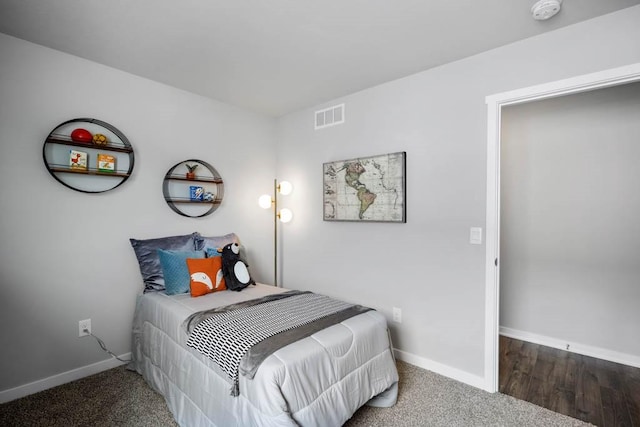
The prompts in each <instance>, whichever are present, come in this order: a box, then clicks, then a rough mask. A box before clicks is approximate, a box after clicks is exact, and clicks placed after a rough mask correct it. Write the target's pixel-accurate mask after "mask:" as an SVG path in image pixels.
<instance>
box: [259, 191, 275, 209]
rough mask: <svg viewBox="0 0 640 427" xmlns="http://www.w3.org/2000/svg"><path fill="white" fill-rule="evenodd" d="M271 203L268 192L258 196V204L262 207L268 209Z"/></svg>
mask: <svg viewBox="0 0 640 427" xmlns="http://www.w3.org/2000/svg"><path fill="white" fill-rule="evenodd" d="M271 203H272V200H271V196H270V195H268V194H263V195H262V196H260V198H258V205H260V207H261V208H262V209H269V208H270V207H271Z"/></svg>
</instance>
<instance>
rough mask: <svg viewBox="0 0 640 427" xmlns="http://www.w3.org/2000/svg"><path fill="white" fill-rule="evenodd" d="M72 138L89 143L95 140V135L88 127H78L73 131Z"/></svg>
mask: <svg viewBox="0 0 640 427" xmlns="http://www.w3.org/2000/svg"><path fill="white" fill-rule="evenodd" d="M71 140H73V141H76V142H86V143H89V142H92V141H93V135H91V132H89V131H88V130H86V129H82V128H78V129H74V130H73V132H71Z"/></svg>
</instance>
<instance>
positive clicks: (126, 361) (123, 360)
mask: <svg viewBox="0 0 640 427" xmlns="http://www.w3.org/2000/svg"><path fill="white" fill-rule="evenodd" d="M85 332H86V333H88V334H89V335H91V336H92V337H93V338H95V339H96V341H98V344H100V347H102V349H103V350H104V351H106V352H107V353H109V354H110V355H111V356H112V357H114V358H116V359H118V360H119V361H121V362H124V363H128V362H131V359H129V360H125V359H121V358H119V357H118V356H116V355H115V354H114V353H112V352H111V351H110V350H109V349H108V348H107V346H106V345H105V343H104V341H102V340H101V339H100V338H98V337H97V336H95V335H93V334H92V333H91V332H89V331H88V330H86V329H85Z"/></svg>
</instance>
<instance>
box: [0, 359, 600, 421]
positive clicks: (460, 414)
mask: <svg viewBox="0 0 640 427" xmlns="http://www.w3.org/2000/svg"><path fill="white" fill-rule="evenodd" d="M398 371H399V373H400V388H399V395H398V403H397V404H396V405H395V406H394V407H392V408H371V407H366V406H365V407H363V408H361V409H360V410H359V411H358V412H356V413H355V415H354V416H353V418H352V419H351V420H349V421H348V422H347V423H346V424H345V426H349V427H359V426H397V427H402V426H442V427H445V426H446V427H455V426H465V427H467V426H541V427H542V426H544V427H549V426H551V427H554V426H558V427H561V426H562V427H564V426H586V425H588V424H585V423H583V422H581V421H578V420H575V419H573V418H569V417H566V416H564V415H560V414H556V413H555V412H551V411H549V410H547V409H544V408H541V407H539V406H535V405H532V404H530V403H527V402H523V401H520V400H516V399H514V398H512V397H509V396H506V395H502V394H499V393H495V394H491V393H486V392H484V391H481V390H478V389H476V388H474V387H471V386H468V385H465V384H462V383H459V382H457V381H453V380H451V379H448V378H446V377H443V376H440V375H437V374H434V373H432V372H429V371H426V370H424V369H420V368H417V367H415V366H412V365H409V364H407V363H403V362H398ZM176 425H177V424H176V423H175V421H174V420H173V417H172V415H171V413H170V412H169V410H168V409H167V406H166V405H165V403H164V400H163V398H162V396H160V395H159V394H157V393H156V392H155V391H153V390H152V389H151V388H149V386H147V384H146V383H145V381H144V380H143V379H142V377H141V376H140V375H138V374H136V373H134V372H130V371H127V370H126V369H125V368H124V367H119V368H114V369H111V370H108V371H105V372H102V373H99V374H96V375H93V376H91V377H87V378H83V379H81V380H78V381H74V382H72V383H69V384H65V385H62V386H59V387H55V388H52V389H50V390H45V391H43V392H40V393H36V394H34V395H31V396H27V397H25V398H22V399H18V400H14V401H12V402H8V403H5V404H2V405H0V426H12V427H13V426H15V427H20V426H52V427H58V426H60V427H62V426H65V427H70V426H132V427H133V426H136V427H138V426H154V427H160V426H176Z"/></svg>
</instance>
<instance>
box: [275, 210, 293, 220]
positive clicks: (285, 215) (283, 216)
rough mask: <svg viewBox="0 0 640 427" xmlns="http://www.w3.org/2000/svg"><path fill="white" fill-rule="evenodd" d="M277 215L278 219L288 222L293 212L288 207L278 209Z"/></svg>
mask: <svg viewBox="0 0 640 427" xmlns="http://www.w3.org/2000/svg"><path fill="white" fill-rule="evenodd" d="M278 216H279V217H280V221H282V222H289V221H291V219H292V218H293V212H291V210H290V209H287V208H284V209H281V210H280V213H279V214H278Z"/></svg>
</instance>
